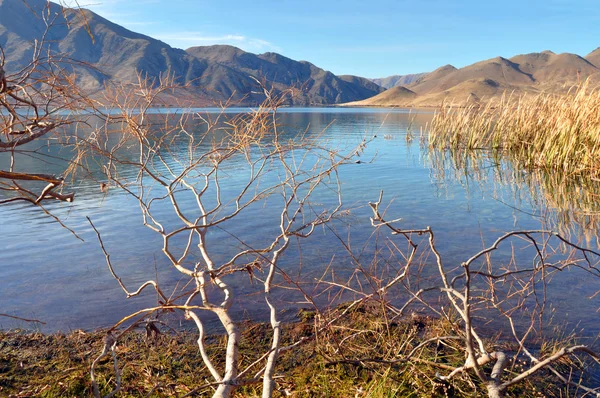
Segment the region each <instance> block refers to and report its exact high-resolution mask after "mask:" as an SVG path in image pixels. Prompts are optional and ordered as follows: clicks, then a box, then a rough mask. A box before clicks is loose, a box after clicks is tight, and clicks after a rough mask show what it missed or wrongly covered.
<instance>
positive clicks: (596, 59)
mask: <svg viewBox="0 0 600 398" xmlns="http://www.w3.org/2000/svg"><path fill="white" fill-rule="evenodd" d="M585 59H586V60H587V61H588V62H589V63H591V64H592V65H594V66H595V67H596V68H600V47H598V48H597V49H595V50H594V51H592V52H591V53H589V54H588V55H586V56H585Z"/></svg>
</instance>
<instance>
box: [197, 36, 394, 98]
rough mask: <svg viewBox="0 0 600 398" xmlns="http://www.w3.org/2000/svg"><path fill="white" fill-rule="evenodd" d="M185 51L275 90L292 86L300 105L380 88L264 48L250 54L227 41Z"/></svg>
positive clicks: (366, 95)
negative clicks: (265, 51)
mask: <svg viewBox="0 0 600 398" xmlns="http://www.w3.org/2000/svg"><path fill="white" fill-rule="evenodd" d="M186 53H188V54H189V55H191V56H193V57H194V58H196V59H198V60H202V61H206V62H215V63H218V64H220V65H224V66H226V67H228V68H231V69H232V70H235V71H236V72H239V73H241V74H243V75H244V76H253V77H255V78H256V79H258V80H259V81H264V82H265V83H266V84H267V85H268V87H267V88H269V89H275V90H277V91H282V90H286V89H289V88H294V89H295V90H294V93H295V94H294V103H295V104H302V105H311V104H335V103H341V102H348V101H353V100H355V99H356V98H369V97H372V96H373V95H376V94H378V93H380V92H382V91H383V90H384V89H383V88H382V87H380V86H378V85H376V84H374V83H373V82H371V81H369V80H368V79H364V78H361V77H357V76H336V75H334V74H333V73H331V72H328V71H325V70H323V69H321V68H319V67H317V66H315V65H313V64H311V63H310V62H306V61H294V60H293V59H290V58H287V57H284V56H283V55H280V54H277V53H272V52H267V53H264V54H258V55H256V54H252V53H248V52H245V51H243V50H241V49H239V48H237V47H233V46H227V45H214V46H198V47H191V48H188V49H187V50H186Z"/></svg>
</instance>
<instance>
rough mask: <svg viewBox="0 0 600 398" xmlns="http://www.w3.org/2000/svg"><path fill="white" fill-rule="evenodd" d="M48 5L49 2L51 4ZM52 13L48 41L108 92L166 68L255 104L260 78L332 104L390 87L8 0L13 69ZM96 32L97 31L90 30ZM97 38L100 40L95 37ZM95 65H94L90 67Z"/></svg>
mask: <svg viewBox="0 0 600 398" xmlns="http://www.w3.org/2000/svg"><path fill="white" fill-rule="evenodd" d="M46 7H48V8H46ZM48 15H49V16H51V17H50V18H49V19H48V18H47V20H48V22H51V25H52V26H51V28H50V29H49V31H48V33H47V35H46V41H45V46H46V47H47V48H48V49H49V50H50V51H52V52H53V53H55V54H64V55H66V56H68V57H70V58H72V59H74V60H76V61H78V62H80V64H73V65H71V66H69V68H71V69H72V70H73V71H74V72H76V74H77V77H78V83H79V84H80V85H81V86H82V87H84V88H86V89H88V90H91V91H93V90H102V89H103V87H104V84H105V83H106V82H108V81H111V82H117V83H118V82H134V81H136V80H137V76H138V74H142V75H143V76H147V77H149V78H151V79H156V80H158V78H159V77H160V76H164V75H165V74H167V73H168V74H170V75H172V76H174V77H176V81H177V82H178V83H180V84H187V85H189V88H188V90H187V91H188V92H189V93H190V95H191V96H192V97H193V98H195V99H196V100H197V101H198V102H199V103H208V104H209V103H211V102H214V101H223V100H227V99H229V98H232V99H233V100H235V101H238V102H245V103H255V102H259V101H261V100H262V98H264V96H263V95H262V94H256V93H257V92H258V93H261V92H262V91H261V90H259V87H258V84H257V82H256V81H255V80H254V79H252V77H255V78H258V79H259V80H262V79H265V80H266V81H267V82H268V81H269V80H272V83H269V84H270V87H272V88H273V89H274V90H275V91H281V90H286V89H288V88H290V87H295V88H299V90H296V92H297V93H298V95H296V96H295V97H294V99H292V101H293V102H294V103H301V104H311V103H316V104H331V103H339V102H347V101H354V100H357V99H364V98H368V97H371V96H373V95H376V94H378V93H379V92H381V91H383V88H381V87H379V86H377V85H375V84H373V83H372V82H370V81H368V80H367V79H361V78H352V79H349V78H344V79H342V78H339V77H337V76H335V75H333V74H332V73H330V72H327V71H324V70H322V69H320V68H318V67H316V66H315V65H312V64H310V63H308V62H298V61H294V60H291V59H289V58H286V57H284V56H281V55H279V54H275V53H266V54H261V55H255V54H251V53H246V52H244V51H242V50H240V49H237V48H235V47H231V46H209V47H194V48H191V49H188V51H187V52H186V51H183V50H180V49H176V48H173V47H171V46H169V45H168V44H166V43H164V42H162V41H160V40H156V39H153V38H151V37H148V36H145V35H142V34H139V33H135V32H132V31H130V30H128V29H125V28H123V27H122V26H119V25H117V24H114V23H112V22H110V21H109V20H107V19H105V18H103V17H101V16H99V15H98V14H95V13H93V12H91V11H89V10H85V9H79V10H70V9H66V10H64V12H63V10H62V8H61V7H60V6H59V5H57V4H54V3H47V2H46V1H45V0H28V1H27V5H25V3H24V2H22V1H20V0H19V1H16V0H0V47H2V49H3V50H4V52H5V54H6V69H7V71H8V72H10V71H11V70H12V71H14V70H17V69H18V68H20V67H23V66H24V65H27V63H28V62H29V61H30V60H31V57H32V52H33V43H34V41H35V40H40V39H41V38H42V36H43V34H44V31H45V27H46V25H45V22H44V19H43V18H42V16H48ZM90 34H91V35H90ZM92 37H93V39H92ZM82 63H83V64H87V65H89V66H87V67H86V66H83V65H82Z"/></svg>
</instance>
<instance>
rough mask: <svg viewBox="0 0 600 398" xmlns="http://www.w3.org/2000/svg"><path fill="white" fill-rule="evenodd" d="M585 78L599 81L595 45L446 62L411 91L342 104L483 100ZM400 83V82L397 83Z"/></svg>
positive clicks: (560, 89)
mask: <svg viewBox="0 0 600 398" xmlns="http://www.w3.org/2000/svg"><path fill="white" fill-rule="evenodd" d="M586 79H590V82H591V83H590V84H591V86H592V87H599V86H600V48H598V49H596V50H594V51H592V52H591V53H589V54H588V55H586V56H585V57H582V56H580V55H577V54H571V53H561V54H556V53H554V52H552V51H548V50H546V51H542V52H540V53H529V54H519V55H515V56H513V57H511V58H504V57H495V58H490V59H487V60H483V61H479V62H476V63H474V64H471V65H467V66H465V67H462V68H455V67H454V66H452V65H445V66H442V67H440V68H438V69H436V70H434V71H433V72H431V73H428V74H426V75H424V76H422V77H421V78H419V79H417V80H415V81H413V82H412V83H410V84H407V85H406V86H405V88H406V89H407V90H410V91H411V92H413V93H415V94H416V96H407V95H406V92H402V91H395V92H390V90H391V89H388V90H387V91H384V92H383V93H381V94H378V95H376V96H374V97H372V98H369V99H366V100H362V101H355V102H351V103H347V104H344V105H347V106H417V107H418V106H439V105H440V104H441V103H443V102H444V101H446V102H448V101H449V102H451V103H453V104H454V105H464V104H466V103H469V102H482V101H487V100H490V99H493V98H498V97H500V96H501V95H503V94H504V93H513V94H517V95H520V94H527V93H532V94H535V93H540V92H551V93H557V94H560V93H564V92H567V91H568V90H569V89H570V88H571V87H573V86H575V85H577V84H580V83H582V82H583V81H585V80H586ZM397 87H402V86H396V87H394V88H397Z"/></svg>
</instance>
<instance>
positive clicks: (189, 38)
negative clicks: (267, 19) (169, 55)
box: [153, 32, 281, 52]
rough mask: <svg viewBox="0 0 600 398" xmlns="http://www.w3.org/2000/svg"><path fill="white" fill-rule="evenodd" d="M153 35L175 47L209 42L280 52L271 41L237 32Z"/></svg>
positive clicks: (245, 48) (254, 50) (207, 43)
mask: <svg viewBox="0 0 600 398" xmlns="http://www.w3.org/2000/svg"><path fill="white" fill-rule="evenodd" d="M153 37H155V38H156V39H159V40H162V41H164V42H166V43H169V44H171V45H172V46H175V47H182V48H186V47H191V46H198V45H202V46H205V45H211V44H229V45H232V46H236V47H240V48H241V49H243V50H246V51H252V52H256V51H263V52H264V51H277V52H281V49H280V48H279V47H277V46H276V45H274V44H273V43H271V42H269V41H267V40H262V39H257V38H253V37H247V36H244V35H238V34H229V35H221V36H215V35H205V34H203V33H201V32H172V33H157V34H154V35H153Z"/></svg>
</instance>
